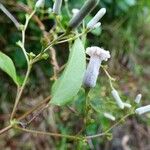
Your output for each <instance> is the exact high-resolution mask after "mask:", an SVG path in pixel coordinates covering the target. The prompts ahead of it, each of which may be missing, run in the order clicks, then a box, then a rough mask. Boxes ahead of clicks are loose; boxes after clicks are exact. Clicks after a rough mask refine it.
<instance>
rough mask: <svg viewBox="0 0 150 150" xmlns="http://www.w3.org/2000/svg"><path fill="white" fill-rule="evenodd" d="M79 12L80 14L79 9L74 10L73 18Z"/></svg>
mask: <svg viewBox="0 0 150 150" xmlns="http://www.w3.org/2000/svg"><path fill="white" fill-rule="evenodd" d="M78 12H79V9H77V8H73V9H72V13H73V16H75V15H76V14H77V13H78Z"/></svg>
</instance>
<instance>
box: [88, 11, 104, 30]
mask: <svg viewBox="0 0 150 150" xmlns="http://www.w3.org/2000/svg"><path fill="white" fill-rule="evenodd" d="M105 13H106V9H105V8H102V9H100V10H99V11H98V12H97V14H96V15H95V16H94V17H93V18H92V19H91V21H90V22H89V23H88V24H87V28H88V29H91V28H93V26H94V25H96V24H97V22H98V21H99V20H100V19H101V18H102V17H103V16H104V15H105Z"/></svg>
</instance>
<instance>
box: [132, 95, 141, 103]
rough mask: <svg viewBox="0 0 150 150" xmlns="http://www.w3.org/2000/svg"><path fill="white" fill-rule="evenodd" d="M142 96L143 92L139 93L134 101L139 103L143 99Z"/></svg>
mask: <svg viewBox="0 0 150 150" xmlns="http://www.w3.org/2000/svg"><path fill="white" fill-rule="evenodd" d="M141 98H142V94H138V95H137V96H136V98H135V100H134V101H135V102H136V103H137V104H139V103H140V101H141Z"/></svg>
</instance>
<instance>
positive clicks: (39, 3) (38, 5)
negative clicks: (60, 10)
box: [35, 0, 45, 8]
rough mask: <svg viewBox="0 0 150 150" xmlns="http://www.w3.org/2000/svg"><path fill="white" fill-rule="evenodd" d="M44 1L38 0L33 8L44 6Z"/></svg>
mask: <svg viewBox="0 0 150 150" xmlns="http://www.w3.org/2000/svg"><path fill="white" fill-rule="evenodd" d="M44 2H45V0H38V1H37V2H36V4H35V8H40V7H43V6H44Z"/></svg>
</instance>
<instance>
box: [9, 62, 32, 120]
mask: <svg viewBox="0 0 150 150" xmlns="http://www.w3.org/2000/svg"><path fill="white" fill-rule="evenodd" d="M31 68H32V65H31V64H30V65H29V66H28V69H27V73H26V76H25V78H24V81H23V84H22V86H21V87H20V89H19V93H18V94H17V96H16V99H15V104H14V107H13V111H12V113H11V117H10V120H12V119H13V117H14V114H15V111H16V109H17V106H18V103H19V100H20V98H21V96H22V92H23V90H24V87H25V85H26V83H27V80H28V77H29V74H30V71H31Z"/></svg>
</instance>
